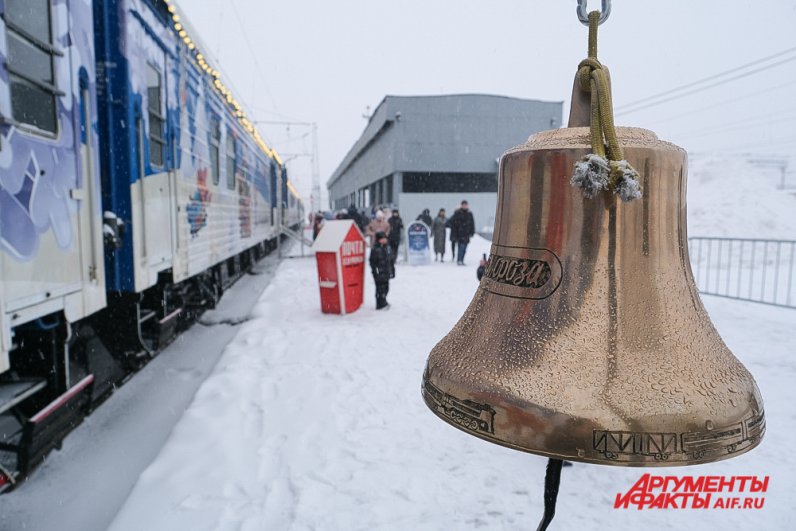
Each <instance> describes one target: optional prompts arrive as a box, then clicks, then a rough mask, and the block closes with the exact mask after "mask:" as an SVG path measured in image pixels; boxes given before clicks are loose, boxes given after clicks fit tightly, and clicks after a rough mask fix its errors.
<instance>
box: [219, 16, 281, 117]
mask: <svg viewBox="0 0 796 531" xmlns="http://www.w3.org/2000/svg"><path fill="white" fill-rule="evenodd" d="M229 5H230V6H232V12H233V13H234V14H235V18H236V19H238V24H239V25H240V30H241V33H242V34H243V40H244V41H245V42H246V46H247V47H248V48H249V53H250V54H251V56H252V61H253V62H254V66H255V67H257V73H258V74H259V77H260V81H261V82H262V84H263V87H265V92H266V94H268V98H269V99H270V100H271V105H273V106H274V110H277V106H276V100H274V96H273V94H271V89H270V87H269V86H268V83H267V82H266V78H265V76H264V75H263V69H262V67H261V66H260V62H259V61H258V60H257V54H256V53H255V52H254V46H253V45H252V43H251V41H250V40H249V34H248V32H247V31H246V25H245V24H244V23H243V18H242V17H241V16H240V13H238V8H237V7H236V6H235V1H234V0H230V2H229Z"/></svg>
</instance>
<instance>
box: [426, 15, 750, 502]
mask: <svg viewBox="0 0 796 531" xmlns="http://www.w3.org/2000/svg"><path fill="white" fill-rule="evenodd" d="M597 15H599V13H597ZM594 28H595V31H594V34H595V38H594V42H595V44H594V53H593V54H592V53H591V48H592V47H591V44H590V58H589V59H588V60H586V61H584V62H583V63H581V71H580V73H579V76H578V78H577V79H576V84H575V89H574V91H573V105H572V111H571V116H570V124H569V125H570V127H568V128H564V129H558V130H552V131H545V132H542V133H538V134H536V135H533V136H532V137H531V138H530V139H529V140H528V142H527V143H525V144H523V145H521V146H518V147H516V148H514V149H511V150H509V151H508V152H506V153H505V154H504V155H503V156H502V157H501V159H500V169H499V188H498V204H497V214H496V217H495V230H494V236H493V241H492V247H491V252H490V257H489V261H488V266H487V268H486V272H485V274H484V277H483V279H482V280H481V284H480V286H479V288H478V290H477V291H476V294H475V296H474V297H473V300H472V302H471V303H470V306H469V307H468V308H467V310H466V311H465V313H464V315H463V316H462V318H461V319H460V320H459V322H458V323H457V324H456V325H455V326H454V328H453V329H452V330H451V331H450V333H448V334H447V336H445V337H444V338H443V339H442V340H441V341H440V342H439V343H438V344H437V345H436V347H434V349H433V350H432V351H431V353H430V355H429V358H428V362H427V365H426V368H425V371H424V374H423V383H422V395H423V398H424V400H425V402H426V404H427V405H428V407H429V408H430V409H431V411H433V412H434V413H435V414H436V415H438V416H439V417H440V418H441V419H443V420H445V421H446V422H448V423H450V424H451V425H453V426H454V427H457V428H459V429H461V430H464V431H465V432H467V433H469V434H471V435H475V436H477V437H480V438H482V439H485V440H487V441H490V442H493V443H497V444H500V445H503V446H507V447H510V448H514V449H517V450H523V451H526V452H531V453H535V454H539V455H543V456H547V457H550V458H553V459H560V460H563V459H566V460H570V461H581V462H586V463H596V464H605V465H619V466H676V465H694V464H700V463H708V462H711V461H718V460H721V459H727V458H730V457H733V456H736V455H739V454H742V453H744V452H747V451H749V450H751V449H752V448H754V447H755V446H757V445H758V444H759V442H760V440H761V438H762V437H763V434H764V432H765V418H764V411H763V401H762V398H761V395H760V391H759V390H758V388H757V385H756V384H755V381H754V379H753V378H752V375H751V374H750V373H749V371H747V370H746V368H745V367H744V366H743V364H741V362H740V361H738V359H736V358H735V356H733V354H732V352H730V350H729V349H728V348H727V346H726V345H725V344H724V342H723V341H722V339H721V337H720V336H719V334H718V333H717V332H716V329H715V328H714V327H713V325H712V323H711V322H710V319H709V317H708V314H707V312H706V311H705V309H704V307H703V306H702V303H701V301H700V298H699V294H698V291H697V287H696V285H695V283H694V277H693V275H692V272H691V268H690V265H689V258H688V244H687V243H688V241H687V233H686V179H687V169H686V166H687V164H686V162H687V157H686V152H685V151H684V150H683V149H681V148H679V147H677V146H675V145H673V144H670V143H668V142H664V141H662V140H660V139H658V138H657V136H656V135H655V134H654V133H653V132H651V131H647V130H644V129H637V128H623V127H619V128H614V127H613V116H612V112H611V109H610V92H608V98H607V101H608V103H609V105H608V108H607V109H606V108H605V106H603V108H602V109H601V108H600V107H599V105H600V103H599V102H598V101H597V100H598V98H596V96H595V91H596V90H598V89H599V87H600V84H601V83H602V84H603V85H604V84H606V81H607V71H602V70H601V69H602V65H600V64H599V62H598V61H597V60H596V22H595V24H594ZM592 56H593V57H592ZM584 68H586V70H583V69H584ZM595 71H598V72H595ZM601 76H602V77H601ZM589 86H590V88H591V89H592V90H591V94H590V93H589V92H588V91H587V90H584V88H588V87H589ZM595 106H596V107H595ZM590 109H591V111H592V112H589V111H590ZM601 113H602V120H601V123H602V126H603V128H604V130H603V131H600V130H599V129H598V133H599V134H598V135H597V136H595V119H594V117H598V116H600V115H601ZM589 126H590V127H589ZM609 130H610V131H609ZM609 132H610V133H611V138H609ZM603 133H604V135H605V138H606V139H607V140H606V144H608V146H607V149H608V152H607V154H606V155H604V156H599V155H595V154H594V152H595V150H596V149H598V148H603V149H605V148H606V146H605V145H604V144H603V138H604V136H603ZM595 138H598V146H597V147H595ZM612 141H613V142H614V143H616V146H621V154H622V156H621V157H618V159H621V160H618V159H617V160H613V159H612V158H611V153H610V152H611V142H612ZM615 151H617V150H616V149H615ZM614 158H617V157H614ZM595 161H596V162H595ZM600 161H602V162H600ZM573 168H576V178H573ZM623 168H624V170H623ZM627 168H631V169H632V168H635V170H634V171H633V172H631V173H627V171H625V170H627ZM581 170H582V172H581V175H580V178H581V179H580V180H578V175H577V172H578V171H581ZM617 171H618V173H617ZM623 171H625V173H622V172H623ZM601 172H602V173H601ZM592 178H593V179H592ZM589 179H592V180H589ZM601 179H602V180H601ZM622 179H625V181H624V182H625V184H630V185H632V186H631V187H630V189H629V192H628V193H627V194H625V195H623V194H622V193H621V190H620V189H619V188H620V185H621V183H620V181H622ZM632 181H635V182H632ZM584 182H586V184H587V185H589V186H591V188H588V189H587V186H586V185H584V184H583V183H584ZM618 183H619V184H618ZM573 184H578V185H579V187H576V186H573ZM626 192H627V190H626ZM639 196H640V197H639ZM623 199H625V200H628V202H625V201H624V200H623ZM559 470H560V468H559ZM551 518H552V516H551Z"/></svg>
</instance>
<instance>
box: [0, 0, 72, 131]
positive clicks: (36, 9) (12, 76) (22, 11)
mask: <svg viewBox="0 0 796 531" xmlns="http://www.w3.org/2000/svg"><path fill="white" fill-rule="evenodd" d="M50 17H51V14H50V0H6V1H5V13H4V18H5V22H6V28H7V30H8V31H7V32H6V45H7V48H8V58H7V65H6V69H7V70H8V80H9V84H10V86H11V114H12V117H13V119H14V120H16V121H17V122H19V123H21V124H25V125H31V126H33V127H35V128H37V129H39V130H41V131H46V132H49V133H53V134H55V133H56V132H57V128H58V119H57V115H56V104H55V97H56V96H59V95H62V94H63V92H60V91H59V90H58V89H57V88H56V86H55V70H54V68H53V57H54V56H55V55H63V54H62V53H60V52H59V51H58V50H56V49H55V48H54V47H53V39H52V30H51V20H50Z"/></svg>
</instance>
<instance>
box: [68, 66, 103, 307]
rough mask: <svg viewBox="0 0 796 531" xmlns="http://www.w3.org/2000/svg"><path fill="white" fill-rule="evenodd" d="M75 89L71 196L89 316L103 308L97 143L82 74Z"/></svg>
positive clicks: (88, 92) (87, 89)
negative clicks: (77, 204)
mask: <svg viewBox="0 0 796 531" xmlns="http://www.w3.org/2000/svg"><path fill="white" fill-rule="evenodd" d="M78 87H79V91H80V93H79V94H78V107H77V109H76V111H77V112H76V116H75V120H76V122H77V123H78V124H79V136H78V139H77V140H78V142H76V146H77V148H78V153H79V157H80V161H79V162H80V164H79V168H80V180H79V186H78V187H77V188H76V189H74V190H73V191H72V195H73V196H74V197H75V198H76V199H79V200H80V201H81V202H82V205H81V208H80V209H79V216H78V220H77V222H78V226H79V230H78V234H79V235H80V256H81V262H82V270H83V281H84V290H83V306H84V311H85V313H86V314H90V313H93V312H95V311H97V310H100V309H101V308H103V307H104V306H105V274H104V269H105V268H104V263H103V238H102V225H101V224H102V215H101V212H102V209H101V207H100V197H99V193H100V191H99V179H98V178H97V173H96V171H97V164H96V163H97V146H96V140H97V139H96V138H95V137H94V128H93V124H94V122H95V117H96V114H95V113H96V110H95V109H94V105H93V103H94V98H93V97H92V95H91V90H90V87H89V79H88V76H87V75H86V74H85V71H83V72H81V75H80V79H79V83H78Z"/></svg>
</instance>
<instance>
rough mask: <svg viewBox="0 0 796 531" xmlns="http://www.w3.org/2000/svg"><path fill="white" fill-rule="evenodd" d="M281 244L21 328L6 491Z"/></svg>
mask: <svg viewBox="0 0 796 531" xmlns="http://www.w3.org/2000/svg"><path fill="white" fill-rule="evenodd" d="M283 238H284V236H283ZM276 247H277V240H276V238H274V239H271V240H266V241H264V242H261V243H260V244H258V245H256V246H254V247H251V248H249V249H247V250H245V251H243V252H242V253H240V254H238V255H236V256H233V257H231V258H229V259H227V260H225V261H223V262H221V263H219V264H216V265H215V266H213V267H212V268H210V269H208V270H207V271H205V272H203V273H201V274H199V275H195V276H194V277H191V278H190V279H187V280H185V281H183V282H180V283H178V284H172V283H171V280H170V279H171V274H170V272H168V271H166V272H164V273H162V274H161V276H160V277H159V279H158V283H157V285H155V286H153V287H151V288H149V289H148V290H146V291H145V292H143V293H141V294H123V293H111V292H109V293H108V301H107V306H106V307H105V308H104V309H102V310H100V311H99V312H97V313H95V314H93V315H91V316H89V317H88V318H86V319H83V320H81V321H79V322H76V323H68V322H66V320H65V319H64V317H63V313H62V312H58V313H55V314H51V315H48V316H46V317H45V318H42V319H37V320H36V321H33V322H31V323H27V324H25V325H22V326H19V327H17V328H15V329H14V342H13V348H12V350H11V353H10V362H11V369H10V370H8V371H6V372H5V373H3V374H2V375H1V376H0V493H2V492H5V491H8V490H10V489H12V488H14V486H15V485H17V484H19V483H20V482H21V481H24V480H25V479H26V478H27V477H28V476H29V475H30V473H31V472H32V470H33V469H34V468H35V467H36V466H37V465H39V464H40V463H41V462H42V461H43V460H44V459H45V458H46V457H47V455H48V454H49V452H51V451H52V450H53V449H58V448H60V446H61V443H62V441H63V440H64V438H65V437H66V436H67V435H68V434H69V432H70V431H72V430H73V429H74V428H75V427H77V426H78V425H79V424H80V423H81V422H82V420H83V419H84V418H85V417H86V416H87V415H89V414H90V413H91V411H92V410H93V409H94V408H96V407H97V406H98V405H100V404H101V403H102V402H103V401H104V400H106V399H107V398H108V397H109V396H110V395H111V394H112V393H113V391H114V390H115V389H116V388H117V387H119V386H120V385H122V384H123V383H124V382H125V381H127V380H128V379H129V378H130V377H131V376H133V375H134V374H135V373H136V372H137V371H138V370H140V369H141V368H142V367H144V366H145V365H146V364H147V362H148V361H149V360H151V359H152V358H154V357H155V356H156V355H157V354H158V353H159V352H161V351H162V350H163V349H164V348H165V347H166V346H167V345H168V344H169V343H170V342H171V341H173V340H174V338H175V337H177V335H179V334H180V333H181V332H182V331H184V330H186V329H187V328H189V327H190V326H191V325H193V324H194V323H195V322H196V321H197V319H198V318H199V316H201V314H202V313H203V312H204V311H205V310H208V309H212V308H214V307H215V306H216V304H217V303H218V301H219V299H220V298H221V296H222V295H223V293H224V291H225V290H226V289H227V288H229V287H230V286H231V285H232V284H233V283H234V282H235V281H237V280H238V279H239V278H240V277H241V276H243V275H244V274H246V273H247V272H249V271H250V270H251V268H252V266H254V264H255V263H257V261H259V260H260V259H262V258H263V257H265V256H267V255H268V254H269V253H271V252H272V251H273V250H274V249H276Z"/></svg>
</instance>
